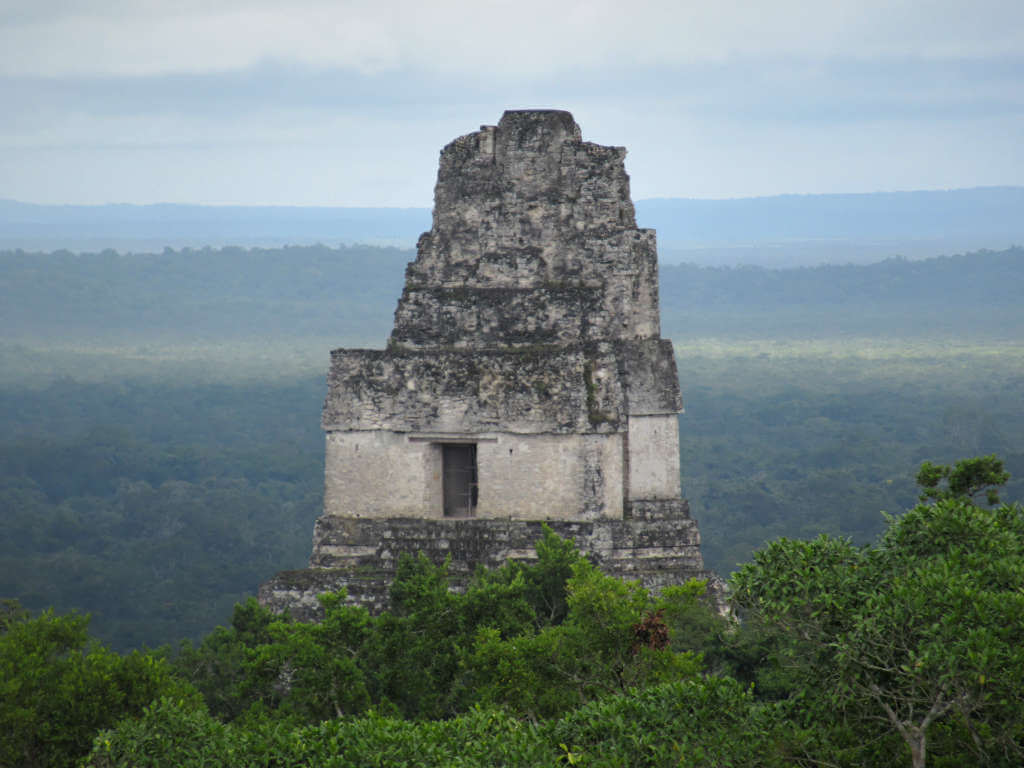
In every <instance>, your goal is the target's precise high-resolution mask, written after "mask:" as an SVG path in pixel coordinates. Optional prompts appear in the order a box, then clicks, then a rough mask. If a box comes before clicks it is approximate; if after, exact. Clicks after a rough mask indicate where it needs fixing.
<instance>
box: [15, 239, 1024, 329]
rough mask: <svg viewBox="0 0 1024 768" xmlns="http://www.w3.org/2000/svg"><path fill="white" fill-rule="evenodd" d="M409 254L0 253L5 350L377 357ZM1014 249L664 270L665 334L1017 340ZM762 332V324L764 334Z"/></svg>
mask: <svg viewBox="0 0 1024 768" xmlns="http://www.w3.org/2000/svg"><path fill="white" fill-rule="evenodd" d="M413 257H414V253H413V252H412V251H410V250H401V249H396V248H378V247H370V246H351V247H341V248H328V247H326V246H304V247H288V248H272V249H260V248H253V249H242V248H234V247H229V248H222V249H212V248H204V249H202V250H191V249H185V250H181V251H175V250H170V249H168V250H165V251H164V252H162V253H159V254H119V253H116V252H114V251H104V252H102V253H95V254H82V255H76V254H72V253H70V252H67V251H58V252H56V253H26V252H22V251H3V252H0V323H2V325H3V327H4V328H5V329H6V337H7V339H8V340H9V341H11V340H17V339H24V340H50V341H52V340H54V339H60V340H62V341H67V342H70V343H74V342H77V341H85V340H88V341H96V340H97V339H107V340H117V341H131V340H133V339H136V338H139V337H145V338H146V339H147V340H149V341H153V340H164V341H180V340H187V341H190V342H192V341H195V340H197V339H217V340H220V341H223V340H230V339H232V338H241V337H252V336H254V335H257V336H278V337H279V336H288V337H295V336H328V337H332V336H333V337H336V338H337V339H338V342H339V343H341V342H343V341H344V342H345V343H351V342H352V341H358V342H359V343H364V344H372V345H382V344H383V343H384V340H385V339H386V337H387V335H388V333H389V331H390V327H391V322H392V313H393V311H394V307H395V304H396V301H397V298H398V296H399V294H400V293H401V289H402V282H403V275H404V269H405V265H406V263H407V262H408V261H409V260H411V259H412V258H413ZM1021 285H1024V249H1022V248H1019V247H1016V248H1011V249H1008V250H1005V251H998V252H991V251H979V252H975V253H969V254H963V255H957V256H948V257H939V258H933V259H925V260H920V261H909V260H903V259H889V260H886V261H883V262H879V263H875V264H870V265H849V266H834V265H833V266H820V267H805V268H795V269H780V270H772V269H764V268H757V267H733V268H710V267H698V266H694V265H663V266H662V268H661V308H662V325H663V329H664V331H665V334H664V335H666V336H671V337H673V338H681V337H686V336H687V335H723V334H725V335H728V334H732V333H740V334H744V335H750V334H754V335H759V334H761V333H763V332H764V331H765V329H766V327H770V330H771V332H784V333H793V334H798V335H804V336H806V335H810V336H814V335H817V334H820V333H822V332H829V333H832V332H842V333H868V334H874V335H877V334H879V333H883V334H884V333H887V332H892V333H900V334H902V335H906V334H908V333H910V334H912V335H916V334H918V333H921V332H929V333H930V332H942V331H943V330H944V329H945V328H946V326H948V323H949V319H950V315H951V313H955V314H956V315H957V320H956V328H955V330H956V332H957V333H961V334H962V333H965V332H966V333H970V332H972V331H976V332H980V333H986V334H989V335H992V334H994V335H996V336H997V337H1004V336H1008V337H1010V338H1015V337H1016V335H1017V331H1018V329H1019V328H1020V327H1021V319H1022V313H1024V309H1022V304H1021V302H1020V297H1019V288H1020V286H1021ZM766 324H767V326H766Z"/></svg>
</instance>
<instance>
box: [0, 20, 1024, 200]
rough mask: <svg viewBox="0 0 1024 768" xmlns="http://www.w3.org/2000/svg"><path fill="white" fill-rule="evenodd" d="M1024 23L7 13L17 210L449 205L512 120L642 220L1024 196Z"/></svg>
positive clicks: (0, 185) (6, 180) (8, 181)
mask: <svg viewBox="0 0 1024 768" xmlns="http://www.w3.org/2000/svg"><path fill="white" fill-rule="evenodd" d="M1022 52H1024V4H1021V3H1019V2H1017V0H970V1H968V0H940V1H939V2H934V0H895V1H894V0H837V1H836V2H834V3H827V4H822V3H816V2H811V0H784V1H783V2H779V3H774V4H771V5H770V6H769V5H763V6H758V5H756V4H755V5H751V4H749V3H742V2H739V1H738V0H735V1H734V0H724V1H723V2H716V3H714V4H711V3H696V2H693V3H682V4H681V3H677V2H667V1H666V0H638V2H636V3H633V4H631V5H630V7H629V11H628V13H624V12H623V7H622V6H621V4H618V3H613V2H611V0H588V2H586V3H583V2H566V3H558V4H551V3H545V2H541V0H517V1H516V2H515V3H512V2H508V1H506V0H503V1H502V2H496V3H484V4H482V3H473V2H468V1H466V0H441V1H440V2H437V3H431V4H426V5H425V4H423V3H415V2H411V0H390V2H370V1H369V0H347V1H346V2H337V3H333V2H332V3H327V2H323V0H296V2H293V3H288V4H283V3H279V2H274V0H229V1H228V2H225V3H220V4H216V5H212V6H211V5H209V4H207V3H200V2H198V0H184V1H181V0H179V1H177V2H173V3H172V2H170V1H169V0H153V2H147V3H144V4H128V5H125V4H122V3H117V2H114V0H85V1H84V2H81V3H74V4H71V3H66V2H62V1H61V0H39V1H38V2H35V3H32V4H31V5H26V4H24V3H17V2H3V1H2V0H0V99H2V101H3V103H4V106H5V120H4V122H3V125H0V198H7V199H13V200H25V201H31V202H36V203H43V204H63V203H74V204H104V203H107V202H123V203H132V204H149V203H156V202H160V201H165V202H171V203H176V202H180V203H184V204H200V205H211V204H223V205H256V204H260V205H289V206H345V207H353V206H365V207H401V208H404V207H429V206H430V204H431V199H432V191H433V185H434V180H435V176H436V170H437V158H438V152H439V151H440V149H441V148H442V147H443V146H444V145H445V144H447V143H448V142H449V141H451V140H452V139H454V138H456V137H457V136H460V135H464V134H466V133H470V132H472V131H474V130H476V129H477V128H478V127H479V125H481V124H494V123H496V122H497V121H498V119H499V118H500V117H501V114H502V112H503V111H504V110H505V109H510V108H513V109H515V108H536V107H554V108H561V109H567V110H569V111H571V112H572V113H573V115H574V116H575V118H576V120H577V122H578V123H579V124H580V126H581V128H582V131H583V136H584V138H585V139H586V140H588V141H594V142H597V143H600V144H613V145H621V146H625V147H626V148H627V149H628V150H629V155H628V157H627V160H626V167H627V170H628V172H629V173H630V175H631V177H632V193H633V197H634V199H637V200H643V199H654V198H663V197H683V198H689V199H735V198H748V197H765V196H774V195H779V194H791V193H796V194H801V193H803V194H823V193H861V192H863V193H870V192H876V191H891V190H939V189H960V188H972V187H979V186H980V187H989V186H1007V185H1009V186H1021V185H1024V53H1022Z"/></svg>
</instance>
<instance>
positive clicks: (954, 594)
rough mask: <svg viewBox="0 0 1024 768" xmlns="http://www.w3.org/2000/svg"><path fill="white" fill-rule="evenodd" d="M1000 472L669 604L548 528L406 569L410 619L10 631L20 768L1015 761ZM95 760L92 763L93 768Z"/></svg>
mask: <svg viewBox="0 0 1024 768" xmlns="http://www.w3.org/2000/svg"><path fill="white" fill-rule="evenodd" d="M1007 477H1008V475H1007V473H1006V472H1005V470H1004V468H1003V464H1002V462H1001V461H1000V460H999V459H998V458H996V457H994V456H988V457H978V458H974V459H968V460H962V461H959V462H956V463H955V464H954V465H938V464H933V463H930V462H926V463H925V464H923V465H922V467H921V469H920V471H919V473H918V475H917V481H918V483H919V484H920V486H921V491H922V493H921V496H920V500H921V503H919V504H918V505H916V506H915V507H914V508H913V509H911V510H910V511H908V512H907V513H905V514H903V515H901V516H898V517H890V518H889V519H888V520H887V525H886V528H885V530H884V532H883V533H882V534H881V535H880V536H879V537H878V539H877V540H876V541H875V542H873V543H872V544H871V545H869V546H856V545H854V544H852V543H851V542H850V541H849V540H848V539H844V538H834V537H829V536H825V535H822V536H819V537H817V538H815V539H812V540H804V541H799V540H792V539H779V540H776V541H773V542H771V543H770V544H768V546H767V547H766V548H765V549H763V550H762V551H760V552H758V553H757V554H756V555H755V557H754V558H753V560H752V561H751V562H749V563H747V564H745V565H743V566H742V567H741V568H740V569H739V570H738V571H737V572H736V573H735V574H734V575H733V577H732V581H731V610H732V613H731V614H729V615H722V614H720V613H718V612H717V611H716V610H714V609H713V608H712V607H711V606H710V605H709V604H708V603H707V602H705V600H704V590H705V584H704V582H699V581H691V582H689V583H687V584H685V585H680V586H678V587H669V588H666V589H665V590H664V591H663V593H662V594H661V595H660V596H657V597H654V596H652V595H650V594H649V593H648V592H647V591H646V590H644V589H643V588H642V587H640V586H639V584H637V583H624V582H621V581H618V580H616V579H614V578H612V577H609V576H605V575H603V574H602V573H601V572H600V571H599V570H597V569H596V568H595V567H594V566H592V565H591V564H590V563H589V562H588V561H587V559H586V558H585V557H582V556H581V555H580V554H579V553H578V552H577V551H576V548H575V546H574V545H573V543H572V542H571V541H564V540H561V539H559V538H558V537H557V536H555V535H554V534H553V533H551V532H550V530H549V531H547V532H546V534H545V535H544V537H543V538H542V539H541V540H540V541H538V542H537V561H536V562H535V563H533V564H529V565H524V564H520V563H515V562H513V563H508V564H506V565H504V566H503V567H501V568H500V569H497V570H492V571H487V570H480V571H478V572H477V574H476V575H475V577H474V579H473V580H472V582H471V584H470V586H469V588H468V589H467V590H466V592H464V593H461V594H457V593H453V592H451V591H449V589H448V583H447V574H446V569H445V566H444V565H440V566H438V565H435V564H432V563H430V562H428V561H427V560H426V559H425V558H423V557H422V556H420V558H419V559H418V560H417V559H413V558H412V557H409V556H405V557H404V558H403V560H402V561H401V562H400V564H399V568H398V575H397V578H396V580H395V582H394V584H393V585H392V588H391V607H390V609H389V610H388V611H386V612H384V613H382V614H380V615H377V616H371V615H369V614H368V613H367V612H366V610H365V609H364V608H362V607H354V606H349V605H346V604H345V601H344V594H343V593H337V594H331V595H324V596H322V597H321V602H322V604H323V606H324V610H325V615H324V619H323V621H322V622H320V623H319V624H302V623H293V622H292V621H290V620H289V619H288V617H287V616H275V615H272V614H270V613H269V612H267V611H266V610H265V609H263V608H261V607H260V606H259V605H258V604H257V603H256V602H255V600H253V599H252V598H250V599H249V600H247V601H246V602H244V603H240V604H238V605H236V606H235V609H234V613H233V615H232V618H231V622H230V625H229V626H226V627H219V628H217V629H216V630H215V631H214V632H212V633H210V634H209V635H208V636H207V637H206V638H205V639H204V640H203V641H202V642H201V643H200V644H198V645H193V644H189V643H186V644H184V645H183V646H182V647H181V648H179V649H178V652H177V653H176V654H175V655H173V656H170V657H169V656H167V655H166V653H163V652H161V653H152V652H147V653H140V652H138V651H135V652H133V653H131V654H127V655H119V654H117V653H112V652H111V651H109V650H107V649H106V648H104V647H103V646H102V645H98V644H96V643H95V642H91V641H90V640H89V637H88V634H87V629H86V624H87V622H86V621H85V620H84V619H82V618H81V617H79V616H76V615H71V616H65V617H58V616H54V615H53V614H52V613H44V614H42V615H40V616H38V617H30V616H28V615H27V614H26V613H25V612H24V611H23V610H22V609H21V607H20V606H19V605H18V604H17V603H14V602H7V603H5V604H4V605H3V606H2V608H3V610H2V611H0V672H2V675H3V678H2V679H3V685H4V691H3V692H4V696H3V697H2V698H0V765H4V766H8V765H9V766H14V765H19V766H25V767H26V768H34V767H35V766H73V765H76V764H80V765H86V766H95V767H96V768H113V767H115V766H124V767H125V768H129V767H131V768H138V767H140V766H176V767H182V766H209V765H221V766H296V767H298V766H311V765H316V766H350V765H352V766H354V765H360V766H361V765H381V766H397V765H418V766H452V765H456V766H492V765H505V766H542V765H553V764H559V763H565V764H569V765H583V766H607V767H609V768H610V767H611V766H627V765H628V766H669V765H674V766H692V767H693V768H697V766H710V765H716V766H734V767H740V766H748V767H749V768H754V767H755V766H808V767H810V766H820V765H823V764H824V765H831V766H851V767H852V766H863V765H871V766H886V767H887V766H894V767H895V766H907V765H910V766H912V768H925V766H926V765H939V766H962V765H988V766H1007V767H1008V766H1016V765H1019V764H1020V762H1021V760H1022V759H1024V725H1022V723H1024V720H1022V718H1021V717H1020V714H1021V702H1020V697H1019V692H1020V690H1021V686H1022V685H1024V650H1022V649H1024V594H1022V593H1021V590H1020V585H1021V583H1024V507H1022V506H1020V505H1019V504H1014V505H1008V504H1001V503H1000V499H999V493H1000V490H1001V486H1002V485H1003V484H1004V483H1005V481H1006V479H1007ZM83 757H84V758H85V760H84V762H82V763H79V762H78V761H79V760H80V759H81V758H83Z"/></svg>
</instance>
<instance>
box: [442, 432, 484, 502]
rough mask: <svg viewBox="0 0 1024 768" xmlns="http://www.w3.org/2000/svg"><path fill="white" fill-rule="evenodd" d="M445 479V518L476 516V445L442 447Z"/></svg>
mask: <svg viewBox="0 0 1024 768" xmlns="http://www.w3.org/2000/svg"><path fill="white" fill-rule="evenodd" d="M441 449H442V456H443V467H444V469H443V473H442V477H443V478H444V491H443V493H444V516H445V517H472V516H473V515H474V514H476V500H477V484H476V445H474V444H469V445H458V444H455V445H453V444H445V443H443V444H442V445H441Z"/></svg>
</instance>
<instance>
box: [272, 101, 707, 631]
mask: <svg viewBox="0 0 1024 768" xmlns="http://www.w3.org/2000/svg"><path fill="white" fill-rule="evenodd" d="M625 155H626V150H625V149H624V148H622V147H606V146H601V145H599V144H593V143H590V142H585V141H583V140H582V137H581V133H580V128H579V126H578V125H577V124H576V123H575V121H574V120H573V118H572V115H570V114H569V113H568V112H562V111H555V110H543V111H509V112H506V113H505V114H504V115H503V116H502V118H501V120H500V122H499V123H498V125H497V126H483V127H481V128H480V130H479V131H477V132H475V133H471V134H468V135H466V136H462V137H460V138H458V139H455V140H454V141H453V142H451V143H450V144H449V145H448V146H446V147H445V148H444V149H443V150H442V151H441V160H440V169H439V171H438V176H437V185H436V187H435V190H434V213H433V226H432V227H431V229H430V231H429V232H426V233H424V234H423V235H422V236H421V237H420V239H419V243H418V245H417V255H416V260H415V261H413V262H412V263H410V264H409V266H408V268H407V270H406V277H405V289H404V290H403V292H402V296H401V298H400V300H399V302H398V309H397V310H396V312H395V325H394V330H393V331H392V333H391V338H390V339H389V341H388V344H387V349H385V350H363V349H337V350H334V351H333V352H332V353H331V367H330V373H329V375H328V392H327V399H326V402H325V403H324V408H323V420H322V425H323V429H324V431H325V432H326V471H325V492H324V511H323V516H322V517H321V518H320V519H319V520H318V521H317V523H316V528H315V531H314V534H313V555H312V558H311V561H310V568H309V569H306V570H302V571H286V572H283V573H280V574H278V575H277V576H276V577H275V578H274V579H272V580H271V581H269V582H267V583H265V584H264V585H263V586H262V587H261V589H260V599H261V601H262V602H263V603H264V604H265V605H269V606H271V607H272V608H275V609H283V608H286V607H287V608H289V609H290V610H291V612H292V615H295V616H298V617H301V618H313V617H315V615H316V612H317V609H318V603H317V601H316V595H317V594H318V593H320V592H325V591H329V590H336V589H338V588H339V587H342V586H344V587H346V588H347V589H348V594H349V600H350V601H353V602H360V603H363V604H366V605H368V606H369V607H371V608H372V609H374V610H379V609H381V608H382V607H383V606H384V604H385V601H386V594H387V586H388V583H389V581H390V579H391V578H392V577H393V575H394V571H395V567H396V565H397V562H398V559H399V557H400V555H401V553H403V552H409V553H416V552H424V553H426V554H427V555H428V556H430V557H431V558H432V559H434V560H435V561H443V560H444V558H446V557H450V558H451V560H450V564H449V573H450V575H451V577H452V583H453V585H454V586H455V587H456V588H458V587H459V586H460V585H464V584H465V582H466V580H467V579H468V577H469V575H470V574H471V573H472V571H473V569H474V568H475V567H477V566H478V565H485V566H488V567H494V566H497V565H500V564H501V563H502V562H504V561H505V560H507V559H509V558H517V559H529V558H531V557H532V556H534V551H533V545H534V543H535V542H536V541H537V540H538V539H539V538H540V537H541V536H542V525H543V524H545V523H546V524H547V525H549V526H550V527H551V528H552V529H554V531H555V532H556V533H558V534H559V535H561V536H565V537H573V538H574V539H575V540H576V543H577V546H578V547H579V548H580V549H581V551H584V552H586V553H587V554H588V556H589V557H590V558H591V560H592V561H593V562H595V563H596V564H598V565H599V566H600V567H601V568H602V569H603V570H604V571H605V572H607V573H610V574H612V575H614V576H618V577H622V578H628V579H639V580H640V581H641V582H642V583H643V584H644V586H646V587H648V588H651V589H654V590H657V589H659V588H661V587H663V586H666V585H670V584H678V583H682V582H683V581H685V580H686V579H688V578H690V577H699V578H707V577H710V576H711V575H710V574H708V573H707V572H705V571H704V569H703V561H702V559H701V554H700V536H699V533H698V530H697V523H696V521H694V520H693V519H691V518H690V516H689V508H688V505H687V503H686V501H685V500H684V499H683V498H682V497H681V489H680V479H679V420H678V414H679V412H680V411H681V410H682V400H681V397H680V391H679V383H678V376H677V372H676V364H675V357H674V354H673V349H672V344H671V342H670V341H669V340H667V339H662V338H661V336H660V317H659V310H658V265H657V252H656V246H655V233H654V231H653V230H650V229H638V228H637V226H636V219H635V215H634V210H633V203H632V201H631V199H630V194H629V176H628V175H627V174H626V171H625V167H624V159H625Z"/></svg>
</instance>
